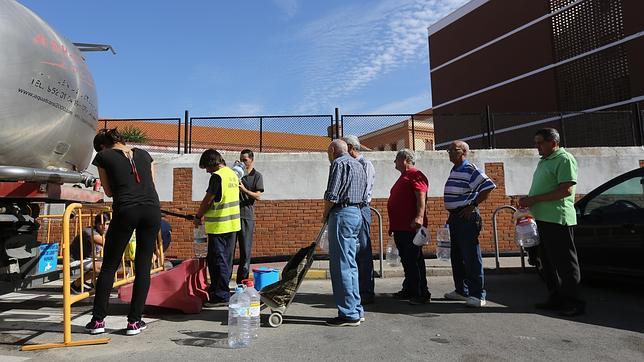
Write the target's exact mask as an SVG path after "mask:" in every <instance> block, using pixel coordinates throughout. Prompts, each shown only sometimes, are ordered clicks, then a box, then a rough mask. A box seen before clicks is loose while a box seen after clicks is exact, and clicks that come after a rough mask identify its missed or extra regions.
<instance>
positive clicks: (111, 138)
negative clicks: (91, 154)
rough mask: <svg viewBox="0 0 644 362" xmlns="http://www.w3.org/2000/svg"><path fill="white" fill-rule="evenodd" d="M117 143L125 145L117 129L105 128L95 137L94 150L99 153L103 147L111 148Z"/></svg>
mask: <svg viewBox="0 0 644 362" xmlns="http://www.w3.org/2000/svg"><path fill="white" fill-rule="evenodd" d="M116 143H123V144H125V140H124V139H123V136H122V135H121V133H119V131H118V129H116V128H112V129H107V128H103V129H101V130H99V131H98V133H97V134H96V136H94V150H96V152H99V151H100V150H101V149H102V147H101V146H104V147H107V148H111V147H112V146H114V144H116Z"/></svg>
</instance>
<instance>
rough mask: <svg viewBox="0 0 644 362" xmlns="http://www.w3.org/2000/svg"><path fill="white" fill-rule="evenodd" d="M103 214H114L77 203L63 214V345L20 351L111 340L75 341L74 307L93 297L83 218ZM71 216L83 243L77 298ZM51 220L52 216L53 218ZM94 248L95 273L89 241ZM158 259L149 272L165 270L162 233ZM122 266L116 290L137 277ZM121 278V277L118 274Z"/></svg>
mask: <svg viewBox="0 0 644 362" xmlns="http://www.w3.org/2000/svg"><path fill="white" fill-rule="evenodd" d="M83 208H84V209H86V210H89V214H83V212H82V209H83ZM101 212H111V209H110V208H109V207H107V206H96V205H83V204H78V203H73V204H70V205H69V206H67V208H66V209H65V213H64V214H63V217H62V219H63V225H62V226H63V231H62V233H63V237H62V243H61V249H62V250H63V335H64V337H63V343H45V344H31V345H23V346H22V347H21V348H20V350H21V351H34V350H42V349H50V348H60V347H73V346H86V345H94V344H105V343H108V342H109V341H110V338H96V339H87V340H80V341H72V316H71V312H72V304H74V303H76V302H78V301H81V300H83V299H86V298H88V297H90V296H92V295H93V294H94V291H93V290H89V291H86V290H85V285H84V276H85V270H84V265H83V264H84V263H83V260H84V255H83V247H82V242H83V241H82V237H83V236H82V235H83V233H82V227H83V217H85V216H89V218H90V223H91V224H93V219H94V216H95V215H97V214H98V213H101ZM72 215H74V219H76V220H74V222H75V225H74V226H75V228H76V227H77V228H78V229H77V230H78V234H77V235H80V240H79V242H80V243H81V247H80V260H81V263H80V288H81V293H80V294H77V295H71V283H72V282H71V266H70V262H71V260H70V259H71V256H70V246H71V241H72V240H71V238H70V235H71V231H72V229H71V228H70V221H71V219H72ZM50 217H51V216H50ZM90 244H91V246H92V266H93V268H92V271H94V270H96V257H97V255H96V251H95V248H94V240H93V239H92V241H91V242H90ZM155 254H156V257H155V258H154V259H153V262H152V268H151V270H150V273H156V272H160V271H163V270H164V262H165V259H164V255H163V241H162V240H161V237H160V234H159V235H158V236H157V247H156V251H155ZM121 266H122V270H121V272H118V271H117V273H116V277H115V279H114V284H113V287H119V286H121V285H124V284H127V283H131V282H132V281H134V276H133V275H132V274H133V273H132V272H133V270H134V265H133V264H132V262H131V261H130V265H129V271H128V267H127V266H126V260H125V258H124V257H122V259H121ZM120 273H121V274H122V275H119V274H120ZM92 274H93V275H92V279H94V281H95V279H96V275H95V273H94V272H93V273H92Z"/></svg>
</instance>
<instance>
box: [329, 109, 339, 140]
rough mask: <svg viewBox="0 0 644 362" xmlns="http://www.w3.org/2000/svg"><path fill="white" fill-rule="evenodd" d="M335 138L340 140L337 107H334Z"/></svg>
mask: <svg viewBox="0 0 644 362" xmlns="http://www.w3.org/2000/svg"><path fill="white" fill-rule="evenodd" d="M331 130H333V127H331ZM335 138H336V139H338V138H340V109H339V108H338V107H335Z"/></svg>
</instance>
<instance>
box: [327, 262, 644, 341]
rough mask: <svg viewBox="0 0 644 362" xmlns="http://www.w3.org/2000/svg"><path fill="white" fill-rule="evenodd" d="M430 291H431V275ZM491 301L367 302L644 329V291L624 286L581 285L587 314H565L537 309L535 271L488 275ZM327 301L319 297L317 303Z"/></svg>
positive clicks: (539, 294)
mask: <svg viewBox="0 0 644 362" xmlns="http://www.w3.org/2000/svg"><path fill="white" fill-rule="evenodd" d="M429 288H430V291H432V286H431V278H430V287H429ZM486 290H487V301H488V305H487V306H485V307H483V308H469V307H466V306H465V303H464V302H458V301H451V300H447V299H444V298H443V296H442V295H437V294H432V301H431V304H426V305H410V304H409V303H407V302H406V301H400V300H396V299H393V298H392V297H391V296H390V295H388V294H377V296H376V303H374V304H370V305H367V306H365V311H367V312H372V313H388V314H406V315H411V316H416V317H436V316H440V315H442V314H454V313H531V314H539V315H544V316H548V317H552V318H559V319H564V320H571V321H574V322H578V323H586V324H593V325H598V326H604V327H610V328H617V329H621V330H629V331H633V332H640V333H642V332H644V292H642V291H641V290H639V289H632V288H630V289H627V288H624V286H618V287H613V286H607V285H603V286H601V287H597V286H586V285H584V286H582V296H583V298H584V299H585V300H586V301H587V309H586V314H585V315H582V316H579V317H574V318H566V317H561V316H559V315H558V314H557V312H543V311H540V310H536V309H535V308H534V304H535V303H538V302H541V301H543V300H545V299H546V296H547V294H546V287H545V285H544V284H543V283H542V282H541V280H540V279H539V278H538V276H537V275H536V274H512V275H489V276H486ZM323 301H325V302H328V301H327V300H326V299H324V298H320V299H319V300H318V303H322V302H323ZM330 302H331V303H332V302H333V301H332V299H331V300H330Z"/></svg>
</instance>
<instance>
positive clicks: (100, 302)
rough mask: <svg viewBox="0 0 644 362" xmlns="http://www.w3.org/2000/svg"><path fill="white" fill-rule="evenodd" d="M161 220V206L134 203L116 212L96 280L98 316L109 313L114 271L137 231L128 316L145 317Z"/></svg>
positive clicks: (95, 298)
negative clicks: (144, 310)
mask: <svg viewBox="0 0 644 362" xmlns="http://www.w3.org/2000/svg"><path fill="white" fill-rule="evenodd" d="M160 222H161V212H160V210H159V207H158V206H132V207H128V208H126V209H124V210H115V211H114V215H113V217H112V221H111V222H110V226H109V229H108V230H107V235H106V241H105V247H104V248H103V265H102V266H101V272H100V274H99V275H98V280H97V281H96V295H95V296H94V310H93V312H92V314H93V316H94V319H99V320H101V319H104V318H105V317H106V316H107V307H108V302H109V299H110V292H111V290H112V285H113V284H114V274H115V273H116V270H117V269H118V267H119V264H120V263H121V257H122V256H123V252H124V251H125V247H126V246H127V244H128V242H129V241H130V237H131V236H132V232H133V231H134V230H136V256H135V258H134V276H135V278H134V289H133V291H132V301H131V302H130V312H129V313H128V315H127V319H128V321H130V322H136V321H139V320H141V315H142V314H143V306H144V305H145V299H146V298H147V296H148V289H150V267H151V265H152V254H153V253H154V248H155V244H156V239H157V234H158V233H159V226H160Z"/></svg>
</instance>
